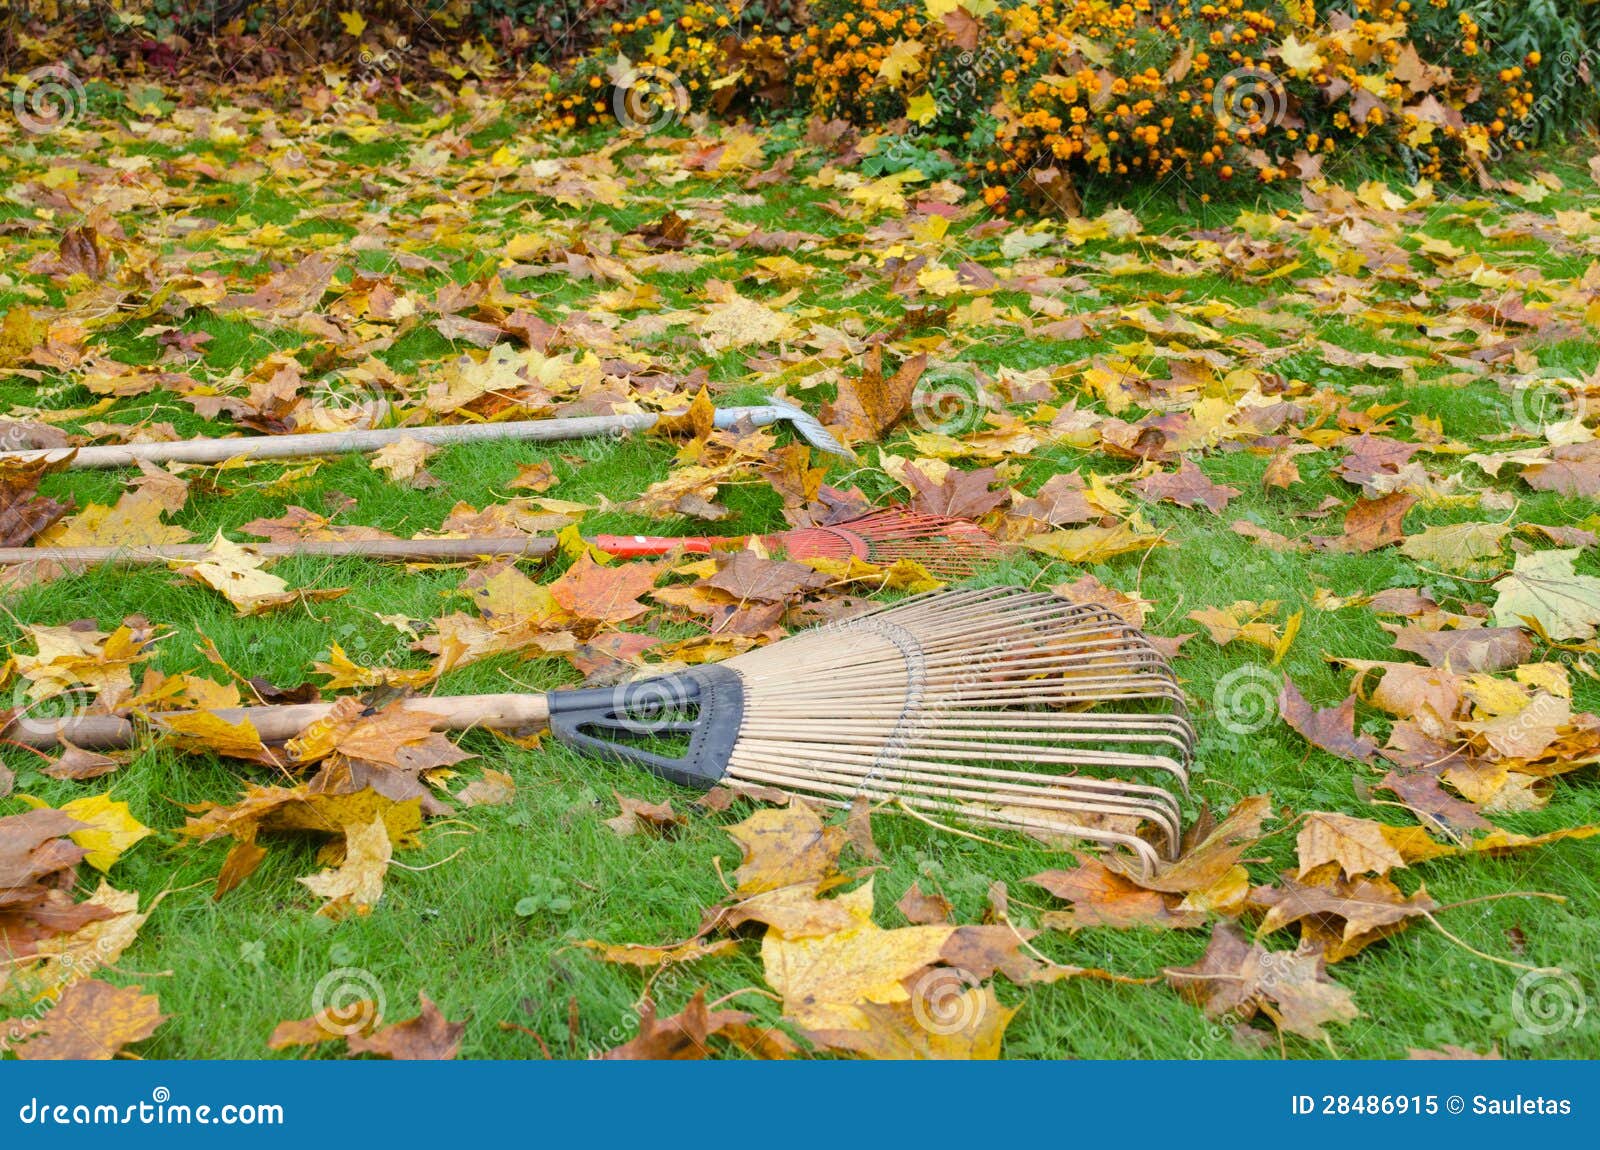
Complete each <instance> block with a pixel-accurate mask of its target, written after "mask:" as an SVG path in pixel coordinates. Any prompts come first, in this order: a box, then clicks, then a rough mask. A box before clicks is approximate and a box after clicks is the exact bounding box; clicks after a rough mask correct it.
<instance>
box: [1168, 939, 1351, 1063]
mask: <svg viewBox="0 0 1600 1150" xmlns="http://www.w3.org/2000/svg"><path fill="white" fill-rule="evenodd" d="M1166 975H1167V982H1168V983H1169V984H1170V985H1171V986H1172V987H1173V988H1174V989H1176V990H1177V991H1178V993H1179V994H1181V995H1183V996H1184V997H1185V998H1187V999H1189V1000H1190V1001H1191V1002H1194V1003H1197V1004H1198V1005H1199V1006H1200V1008H1201V1009H1202V1010H1204V1011H1205V1013H1206V1017H1208V1018H1213V1019H1215V1018H1223V1017H1227V1016H1233V1017H1237V1018H1240V1019H1243V1020H1245V1021H1249V1020H1250V1019H1251V1018H1254V1017H1255V1015H1256V1013H1257V1012H1258V1011H1260V1012H1264V1013H1265V1014H1266V1015H1267V1016H1268V1017H1269V1018H1271V1019H1272V1020H1273V1022H1275V1023H1276V1024H1277V1026H1278V1028H1279V1029H1280V1030H1283V1031H1287V1032H1288V1033H1290V1034H1298V1035H1301V1036H1303V1037H1305V1038H1310V1039H1313V1040H1315V1041H1318V1042H1321V1041H1324V1040H1325V1039H1326V1038H1327V1037H1328V1033H1327V1031H1326V1030H1325V1029H1324V1027H1325V1026H1326V1025H1327V1024H1328V1023H1330V1022H1354V1021H1355V1020H1356V1019H1357V1018H1359V1017H1361V1012H1360V1011H1359V1010H1357V1009H1356V1004H1355V1000H1354V999H1353V998H1352V997H1351V995H1350V992H1349V991H1348V990H1346V989H1345V988H1344V987H1342V986H1340V985H1338V984H1337V983H1335V982H1333V981H1332V980H1330V979H1329V978H1328V975H1327V971H1326V970H1325V969H1324V966H1323V961H1322V959H1321V958H1320V957H1314V956H1308V955H1300V954H1294V953H1291V952H1289V951H1269V950H1267V949H1266V948H1265V947H1263V946H1261V945H1260V944H1259V943H1256V942H1252V941H1250V940H1249V939H1247V938H1245V936H1244V933H1243V932H1242V931H1241V930H1240V929H1239V927H1238V926H1237V925H1236V924H1234V923H1232V922H1219V923H1217V925H1216V926H1215V927H1214V928H1213V929H1212V932H1211V942H1210V945H1208V946H1207V947H1206V952H1205V955H1204V956H1203V957H1202V958H1201V959H1200V961H1199V962H1197V963H1196V964H1195V965H1193V966H1187V967H1178V968H1169V969H1168V970H1167V972H1166Z"/></svg>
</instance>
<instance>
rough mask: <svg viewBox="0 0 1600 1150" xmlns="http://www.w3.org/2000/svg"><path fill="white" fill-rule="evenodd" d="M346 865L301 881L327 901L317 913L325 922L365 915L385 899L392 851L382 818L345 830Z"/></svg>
mask: <svg viewBox="0 0 1600 1150" xmlns="http://www.w3.org/2000/svg"><path fill="white" fill-rule="evenodd" d="M344 844H345V846H344V851H345V853H344V861H343V862H342V863H340V864H339V866H338V868H337V869H335V870H325V871H322V872H321V873H320V874H314V875H307V876H305V877H304V878H302V879H300V882H302V883H304V884H305V886H306V888H307V889H308V890H310V891H311V893H312V894H314V895H317V896H318V897H320V898H324V899H327V900H328V901H327V902H326V903H325V904H324V905H323V906H322V907H321V909H319V910H318V911H317V913H318V914H320V915H323V916H324V917H326V918H334V919H337V918H342V917H344V916H345V915H346V914H349V913H351V912H354V913H356V914H366V913H368V912H369V911H370V910H371V909H372V908H373V907H374V906H375V905H377V902H378V899H380V898H381V897H383V876H384V872H385V871H387V870H388V869H389V859H390V857H391V855H392V854H393V847H392V845H391V844H390V842H389V831H388V828H387V827H385V826H384V823H383V820H382V819H381V818H378V819H373V820H372V822H370V823H367V824H365V825H360V826H347V827H345V828H344Z"/></svg>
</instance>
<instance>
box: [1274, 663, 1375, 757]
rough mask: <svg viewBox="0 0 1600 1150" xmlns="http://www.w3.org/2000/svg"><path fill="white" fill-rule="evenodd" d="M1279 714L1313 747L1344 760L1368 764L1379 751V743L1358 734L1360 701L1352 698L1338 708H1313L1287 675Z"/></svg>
mask: <svg viewBox="0 0 1600 1150" xmlns="http://www.w3.org/2000/svg"><path fill="white" fill-rule="evenodd" d="M1278 714H1279V715H1280V716H1282V718H1283V721H1284V722H1286V723H1288V724H1289V726H1291V727H1293V728H1294V729H1295V730H1296V731H1298V732H1299V733H1300V734H1301V735H1302V736H1304V738H1305V740H1306V741H1307V742H1308V743H1310V744H1311V745H1312V746H1313V747H1318V748H1320V749H1322V750H1324V751H1327V752H1328V753H1329V754H1332V755H1338V756H1339V757H1340V758H1341V759H1350V760H1352V761H1354V762H1358V763H1365V762H1370V761H1371V760H1372V756H1373V755H1374V754H1375V753H1376V752H1377V750H1378V740H1376V739H1374V738H1373V737H1372V736H1371V735H1357V734H1356V733H1355V721H1356V697H1355V696H1354V695H1351V696H1349V697H1348V698H1346V699H1345V701H1344V702H1342V703H1340V704H1339V705H1338V706H1337V707H1323V708H1321V709H1320V710H1319V709H1315V708H1313V707H1312V706H1311V705H1310V704H1309V703H1307V702H1306V700H1305V696H1303V695H1301V694H1300V688H1298V687H1296V686H1295V685H1294V680H1293V679H1291V678H1289V676H1287V675H1285V676H1284V677H1283V686H1282V687H1281V688H1280V689H1279V691H1278Z"/></svg>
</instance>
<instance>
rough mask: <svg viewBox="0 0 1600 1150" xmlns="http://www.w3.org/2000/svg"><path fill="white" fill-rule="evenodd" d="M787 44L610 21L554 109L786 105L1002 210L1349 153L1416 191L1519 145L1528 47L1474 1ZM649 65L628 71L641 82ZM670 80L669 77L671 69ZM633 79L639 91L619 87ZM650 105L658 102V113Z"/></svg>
mask: <svg viewBox="0 0 1600 1150" xmlns="http://www.w3.org/2000/svg"><path fill="white" fill-rule="evenodd" d="M801 11H802V12H803V13H804V16H805V20H804V21H803V23H802V24H801V25H800V26H798V27H795V28H793V29H791V30H790V31H788V32H787V34H784V33H780V32H779V31H777V30H774V29H771V28H765V27H763V26H762V25H761V24H760V23H758V22H755V21H753V20H752V19H751V18H750V16H749V15H748V14H747V13H746V12H745V10H743V9H742V8H741V7H740V6H738V5H728V4H713V3H707V2H702V0H695V2H692V3H689V4H685V5H683V6H681V7H680V8H678V9H675V10H673V11H672V12H670V13H664V12H663V11H662V10H660V9H651V10H649V11H648V12H647V13H645V14H644V15H642V16H638V17H635V18H634V19H632V20H628V21H619V22H617V23H616V24H615V25H614V26H613V30H614V34H615V35H614V40H613V41H612V42H610V43H608V44H605V45H602V46H601V47H600V48H599V49H598V50H597V51H596V52H594V53H592V54H591V55H590V56H588V57H586V58H584V59H583V60H581V61H579V62H578V63H577V64H576V65H574V66H572V67H571V68H570V69H569V71H568V72H567V73H566V74H565V75H564V76H563V77H562V79H561V80H560V81H559V82H558V84H557V86H556V87H555V88H554V89H553V91H552V93H551V95H550V99H549V102H550V104H551V111H552V114H553V116H554V117H555V119H556V121H557V122H558V123H559V124H560V125H563V126H567V127H576V126H583V125H586V124H590V123H595V122H597V121H600V120H604V119H607V118H609V117H610V116H612V115H613V114H616V115H617V118H620V119H623V120H624V121H625V122H627V120H628V117H627V116H625V115H622V114H620V113H616V109H617V108H618V107H621V106H625V105H626V104H627V94H628V92H630V91H633V90H634V89H637V88H639V87H641V83H642V86H643V87H644V88H645V89H646V90H647V91H646V92H645V94H646V95H648V94H649V91H648V90H649V89H651V88H652V87H655V88H659V87H660V86H661V85H663V84H666V85H669V86H671V87H672V91H671V92H670V93H665V94H663V98H667V97H670V99H671V100H673V101H675V102H676V104H677V106H678V107H679V108H680V110H686V109H687V108H689V107H706V108H710V109H713V110H716V111H726V110H729V109H737V110H740V111H750V110H755V109H759V108H761V107H768V106H772V105H775V104H777V103H782V102H785V101H786V100H788V99H790V98H791V97H792V98H793V99H794V100H796V101H797V102H798V103H799V104H800V105H801V106H802V107H803V108H805V109H807V110H809V111H810V112H812V113H814V114H816V115H819V116H822V117H825V118H838V119H844V120H848V121H850V122H852V123H854V124H856V125H858V126H859V127H861V128H862V129H864V130H869V131H888V132H895V133H902V134H906V135H910V136H914V137H917V138H918V139H919V140H920V141H921V143H922V145H924V146H926V147H928V148H932V149H936V150H942V151H943V152H944V153H945V154H946V155H948V156H951V157H953V158H954V160H955V162H956V163H958V164H960V165H962V166H963V167H964V170H965V172H966V174H967V176H968V177H969V178H970V179H971V180H972V181H974V182H975V183H976V184H977V185H978V186H980V187H981V188H982V194H983V195H984V197H985V199H986V200H988V202H989V203H990V204H991V205H992V206H994V207H996V208H997V209H1000V210H1021V209H1023V208H1024V207H1026V206H1028V205H1030V204H1038V205H1041V206H1042V205H1045V204H1047V203H1049V202H1052V201H1053V202H1054V203H1055V204H1057V205H1058V206H1059V205H1063V204H1070V202H1071V201H1072V198H1073V196H1072V191H1071V189H1072V186H1073V184H1074V183H1075V182H1082V181H1084V180H1091V181H1092V180H1112V181H1137V182H1140V183H1149V182H1151V181H1157V182H1160V181H1166V180H1173V181H1182V182H1183V183H1185V184H1189V185H1193V186H1195V187H1197V188H1198V189H1199V190H1200V191H1201V192H1202V194H1207V193H1209V192H1210V191H1211V190H1214V189H1215V188H1217V187H1219V186H1225V185H1228V184H1230V183H1233V184H1242V183H1246V182H1261V183H1270V182H1273V181H1278V180H1284V179H1293V178H1301V177H1304V176H1307V175H1311V174H1314V173H1316V172H1318V171H1320V170H1321V169H1322V168H1323V167H1324V166H1325V165H1328V164H1330V163H1338V162H1341V161H1342V159H1343V158H1344V157H1345V156H1348V155H1350V154H1353V153H1354V152H1356V151H1358V150H1359V151H1362V152H1369V153H1370V152H1376V153H1377V154H1379V155H1381V156H1383V157H1387V158H1390V159H1393V160H1397V161H1398V162H1399V163H1400V164H1401V165H1403V167H1404V169H1405V171H1406V173H1407V174H1408V175H1409V176H1410V177H1411V178H1412V179H1419V178H1441V177H1446V178H1459V177H1471V176H1473V175H1475V174H1481V173H1483V172H1484V170H1485V169H1484V165H1485V164H1486V163H1487V162H1488V161H1489V160H1490V159H1491V157H1493V156H1496V155H1498V154H1499V153H1500V152H1502V151H1504V150H1509V149H1513V148H1519V147H1522V146H1524V144H1525V141H1526V139H1527V137H1528V136H1529V135H1530V133H1529V132H1528V131H1527V130H1526V125H1527V124H1528V123H1529V122H1530V121H1531V120H1532V119H1533V118H1535V117H1536V116H1537V114H1538V111H1539V107H1540V105H1539V100H1540V96H1539V92H1538V83H1537V82H1538V79H1539V75H1540V73H1539V67H1540V63H1541V54H1540V52H1539V51H1538V50H1536V49H1535V50H1526V51H1521V52H1519V53H1518V54H1517V56H1516V58H1515V59H1509V58H1507V56H1506V52H1505V51H1504V50H1503V49H1502V48H1500V47H1499V46H1498V45H1497V43H1496V41H1495V40H1494V38H1493V37H1492V36H1491V35H1490V33H1489V31H1488V30H1486V28H1485V27H1484V26H1483V21H1484V20H1485V19H1488V18H1489V17H1486V16H1484V14H1483V5H1482V4H1481V3H1478V2H1475V0H1345V2H1343V3H1328V4H1316V3H1313V2H1312V0H1213V2H1206V3H1196V2H1194V0H1182V2H1178V3H1160V2H1157V0H1121V2H1111V0H1035V2H1023V0H964V2H963V3H957V2H955V0H812V2H811V3H810V4H808V5H806V6H805V7H804V8H803V9H802V10H801ZM641 68H643V69H650V70H655V71H651V72H650V75H649V78H648V79H647V80H645V81H643V82H641V81H640V79H639V73H640V69H641ZM669 76H670V79H668V77H669ZM629 85H632V86H633V87H632V88H630V87H629ZM660 102H661V101H660V100H658V101H657V103H658V105H659V104H660Z"/></svg>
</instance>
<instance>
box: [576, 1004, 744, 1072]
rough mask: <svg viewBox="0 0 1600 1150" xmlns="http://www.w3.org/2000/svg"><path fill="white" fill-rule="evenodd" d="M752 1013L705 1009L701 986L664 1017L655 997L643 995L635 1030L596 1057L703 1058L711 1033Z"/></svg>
mask: <svg viewBox="0 0 1600 1150" xmlns="http://www.w3.org/2000/svg"><path fill="white" fill-rule="evenodd" d="M753 1017H754V1016H753V1015H750V1014H746V1013H745V1012H743V1011H740V1010H711V1009H709V1008H708V1007H707V1006H706V992H705V988H704V987H702V988H700V989H698V990H696V991H695V992H694V997H693V998H691V999H690V1000H689V1002H688V1004H687V1005H686V1006H684V1008H683V1009H682V1010H681V1011H679V1012H678V1013H677V1014H673V1015H669V1016H668V1017H666V1018H662V1017H661V1016H660V1015H659V1014H658V1013H657V1011H656V1004H655V1000H654V999H652V998H650V997H649V996H646V997H645V998H644V999H643V1000H642V1001H641V1002H640V1003H639V1033H638V1034H636V1035H634V1036H633V1037H632V1038H630V1039H629V1040H628V1041H627V1042H624V1043H623V1044H622V1045H621V1046H614V1047H612V1048H611V1049H610V1050H607V1051H605V1052H604V1053H602V1054H601V1055H600V1057H601V1058H602V1059H607V1060H635V1059H652V1060H662V1059H667V1060H672V1061H684V1060H687V1059H698V1058H705V1057H706V1056H708V1055H710V1054H711V1053H713V1051H712V1048H711V1047H710V1045H709V1041H710V1039H711V1038H712V1037H714V1036H716V1035H718V1034H721V1033H722V1032H723V1031H725V1030H727V1029H728V1028H729V1027H733V1026H739V1025H742V1024H744V1023H747V1022H749V1021H750V1019H751V1018H753Z"/></svg>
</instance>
